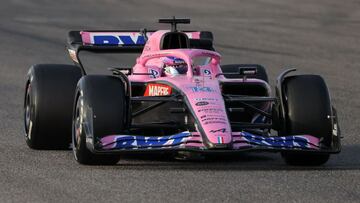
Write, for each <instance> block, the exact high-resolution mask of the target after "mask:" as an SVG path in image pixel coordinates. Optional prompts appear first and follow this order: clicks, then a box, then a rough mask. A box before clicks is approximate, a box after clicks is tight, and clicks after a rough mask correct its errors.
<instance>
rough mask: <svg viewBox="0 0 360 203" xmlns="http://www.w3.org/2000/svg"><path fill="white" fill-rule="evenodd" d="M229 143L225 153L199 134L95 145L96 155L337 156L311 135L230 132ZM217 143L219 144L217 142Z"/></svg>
mask: <svg viewBox="0 0 360 203" xmlns="http://www.w3.org/2000/svg"><path fill="white" fill-rule="evenodd" d="M232 137H233V140H232V143H231V145H229V147H228V148H224V149H215V150H214V149H208V148H207V147H206V146H205V145H204V144H203V141H202V138H201V136H200V134H199V133H198V132H189V131H184V132H181V133H178V134H174V135H170V136H140V135H109V136H105V137H103V138H101V139H100V140H99V141H98V142H96V144H95V145H94V149H93V151H94V152H95V153H111V152H112V153H116V152H119V153H121V152H122V153H127V152H129V153H131V152H146V151H198V152H204V153H213V152H214V153H217V152H234V151H247V150H264V151H312V152H325V153H337V152H338V150H337V149H329V148H324V147H322V146H321V141H320V139H319V138H317V137H315V136H312V135H290V136H261V135H255V134H252V133H249V132H246V131H242V132H233V133H232ZM219 142H220V140H219Z"/></svg>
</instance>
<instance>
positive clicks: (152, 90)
mask: <svg viewBox="0 0 360 203" xmlns="http://www.w3.org/2000/svg"><path fill="white" fill-rule="evenodd" d="M171 91H172V89H171V87H170V86H168V85H164V84H157V83H153V84H152V83H150V84H148V85H147V86H146V90H145V94H144V96H168V95H171Z"/></svg>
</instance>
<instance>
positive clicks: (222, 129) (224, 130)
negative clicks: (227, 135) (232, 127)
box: [210, 128, 226, 133]
mask: <svg viewBox="0 0 360 203" xmlns="http://www.w3.org/2000/svg"><path fill="white" fill-rule="evenodd" d="M210 132H211V133H217V132H222V133H224V132H226V128H220V129H217V130H210Z"/></svg>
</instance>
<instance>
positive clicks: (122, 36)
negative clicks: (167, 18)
mask: <svg viewBox="0 0 360 203" xmlns="http://www.w3.org/2000/svg"><path fill="white" fill-rule="evenodd" d="M154 32H155V31H154V30H152V31H146V32H141V31H138V30H137V31H135V30H93V31H91V30H90V31H70V32H69V33H68V39H67V50H68V52H69V55H70V57H71V59H72V60H73V62H74V63H75V64H76V65H78V66H80V68H81V69H82V72H83V74H85V70H84V68H83V66H82V64H81V61H80V59H79V52H80V51H90V52H94V53H141V52H142V51H143V49H144V45H145V43H146V40H147V38H148V37H150V36H151V35H152V34H153V33H154ZM183 32H184V33H185V34H186V35H187V36H188V37H189V40H190V48H200V49H207V50H214V49H213V47H212V41H213V35H212V33H211V32H208V31H183ZM145 33H146V34H145Z"/></svg>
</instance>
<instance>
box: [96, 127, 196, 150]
mask: <svg viewBox="0 0 360 203" xmlns="http://www.w3.org/2000/svg"><path fill="white" fill-rule="evenodd" d="M189 136H190V133H189V132H188V131H185V132H182V133H178V134H175V135H170V136H161V137H159V136H153V137H145V136H138V135H137V136H132V135H115V136H107V137H104V138H102V139H101V143H102V146H103V148H104V149H134V148H163V147H170V146H177V145H180V144H182V143H184V142H185V140H186V139H187V138H188V137H189Z"/></svg>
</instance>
